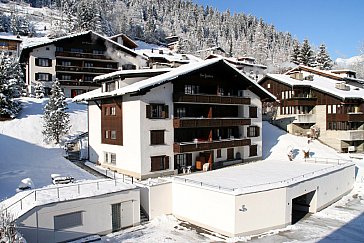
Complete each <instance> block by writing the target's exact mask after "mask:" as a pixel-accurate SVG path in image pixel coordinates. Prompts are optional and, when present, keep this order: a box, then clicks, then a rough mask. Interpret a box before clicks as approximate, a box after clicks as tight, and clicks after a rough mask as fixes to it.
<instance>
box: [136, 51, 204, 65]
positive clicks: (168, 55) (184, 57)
mask: <svg viewBox="0 0 364 243" xmlns="http://www.w3.org/2000/svg"><path fill="white" fill-rule="evenodd" d="M159 51H162V52H163V53H159ZM137 52H138V53H139V54H141V55H144V56H147V57H148V58H164V59H166V60H167V61H169V62H185V63H189V62H191V61H193V62H200V61H202V59H201V58H198V57H196V56H194V55H191V54H180V53H176V52H172V51H171V50H169V49H168V48H158V49H140V50H137Z"/></svg>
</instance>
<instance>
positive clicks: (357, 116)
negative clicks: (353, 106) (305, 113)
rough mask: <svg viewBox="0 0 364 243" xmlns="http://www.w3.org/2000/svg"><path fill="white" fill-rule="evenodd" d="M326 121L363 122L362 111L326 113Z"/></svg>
mask: <svg viewBox="0 0 364 243" xmlns="http://www.w3.org/2000/svg"><path fill="white" fill-rule="evenodd" d="M327 118H328V119H327V120H328V121H348V122H364V113H363V112H356V113H354V112H353V113H347V114H327Z"/></svg>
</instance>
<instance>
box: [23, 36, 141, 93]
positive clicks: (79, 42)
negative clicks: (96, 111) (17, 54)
mask: <svg viewBox="0 0 364 243" xmlns="http://www.w3.org/2000/svg"><path fill="white" fill-rule="evenodd" d="M114 38H115V39H116V40H117V39H118V37H114ZM124 38H126V37H124ZM121 40H122V39H121ZM128 44H130V43H129V42H128ZM20 60H21V62H23V63H25V66H26V72H25V73H26V84H27V86H28V92H29V93H33V92H34V87H35V85H36V83H39V82H40V83H41V84H42V86H43V87H44V89H45V93H46V94H48V93H49V92H50V88H51V86H52V81H54V80H55V79H58V80H59V82H60V84H61V87H62V88H63V90H64V93H65V95H66V97H74V96H76V95H79V94H81V93H84V92H87V91H90V90H93V89H95V88H97V87H99V85H98V84H96V83H94V82H93V78H94V77H96V76H98V75H101V74H105V73H111V72H114V71H117V70H119V69H121V68H122V69H137V68H139V67H140V66H144V65H146V58H144V57H142V56H140V55H138V54H137V53H135V52H134V51H133V50H131V49H130V48H128V47H126V46H123V45H122V44H119V43H117V42H115V41H113V40H111V39H108V38H106V37H103V36H101V35H99V34H97V33H95V32H92V31H87V32H83V33H80V34H74V35H70V36H65V37H61V38H57V39H54V40H50V41H48V42H45V43H42V44H38V45H34V46H30V47H26V48H24V49H23V50H22V53H21V58H20Z"/></svg>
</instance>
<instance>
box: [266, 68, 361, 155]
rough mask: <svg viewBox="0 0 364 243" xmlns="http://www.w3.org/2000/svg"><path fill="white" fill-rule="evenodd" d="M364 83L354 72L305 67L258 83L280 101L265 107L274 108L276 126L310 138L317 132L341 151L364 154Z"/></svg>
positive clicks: (325, 141) (272, 76)
mask: <svg viewBox="0 0 364 243" xmlns="http://www.w3.org/2000/svg"><path fill="white" fill-rule="evenodd" d="M363 83H364V80H360V79H356V75H355V72H353V71H351V70H332V71H323V70H318V69H315V68H311V67H306V66H302V65H300V66H298V67H297V68H294V69H292V70H290V71H288V72H286V73H285V74H268V75H267V76H266V77H265V78H263V79H262V80H261V81H260V82H259V84H260V85H262V86H263V87H264V88H265V89H267V90H268V91H269V92H271V93H272V94H273V95H275V96H276V97H277V99H278V101H279V102H278V103H276V104H275V105H273V107H272V106H271V107H269V106H268V105H265V107H268V108H270V109H272V108H273V111H274V112H273V113H274V114H273V120H272V121H273V123H275V124H276V125H278V126H280V127H282V128H283V129H285V130H287V131H288V132H290V133H292V134H297V135H305V136H306V135H308V136H311V135H312V130H313V129H314V130H315V131H316V132H317V134H316V136H317V135H318V136H319V137H318V138H319V139H320V140H321V141H322V142H324V143H326V144H328V145H330V146H331V147H333V148H335V149H336V150H338V151H342V152H348V151H349V152H354V151H357V152H362V151H364V113H363V111H364V103H363V97H364V88H363ZM271 111H272V110H271ZM318 131H319V133H318Z"/></svg>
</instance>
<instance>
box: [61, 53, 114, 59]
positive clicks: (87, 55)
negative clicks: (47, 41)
mask: <svg viewBox="0 0 364 243" xmlns="http://www.w3.org/2000/svg"><path fill="white" fill-rule="evenodd" d="M57 56H60V57H77V58H85V59H98V60H112V59H111V58H110V57H107V56H105V55H103V54H93V53H82V52H66V51H56V57H57Z"/></svg>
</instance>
